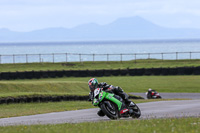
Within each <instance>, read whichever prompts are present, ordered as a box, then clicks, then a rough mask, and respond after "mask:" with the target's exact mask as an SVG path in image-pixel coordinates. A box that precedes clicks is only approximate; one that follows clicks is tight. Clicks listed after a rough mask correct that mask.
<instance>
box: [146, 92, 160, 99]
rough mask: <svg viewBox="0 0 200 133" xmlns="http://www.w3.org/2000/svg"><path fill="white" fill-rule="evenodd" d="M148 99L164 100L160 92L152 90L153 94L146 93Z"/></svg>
mask: <svg viewBox="0 0 200 133" xmlns="http://www.w3.org/2000/svg"><path fill="white" fill-rule="evenodd" d="M146 95H147V99H158V98H162V97H161V96H160V94H159V93H158V92H156V91H155V90H151V92H146Z"/></svg>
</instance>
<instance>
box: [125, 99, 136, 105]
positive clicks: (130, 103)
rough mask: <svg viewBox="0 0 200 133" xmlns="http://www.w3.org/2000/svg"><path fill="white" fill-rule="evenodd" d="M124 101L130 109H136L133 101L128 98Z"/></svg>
mask: <svg viewBox="0 0 200 133" xmlns="http://www.w3.org/2000/svg"><path fill="white" fill-rule="evenodd" d="M124 101H125V103H126V104H127V105H128V106H129V107H134V106H135V104H134V103H133V102H132V101H131V100H129V99H128V98H127V99H124Z"/></svg>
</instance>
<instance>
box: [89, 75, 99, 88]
mask: <svg viewBox="0 0 200 133" xmlns="http://www.w3.org/2000/svg"><path fill="white" fill-rule="evenodd" d="M88 86H89V88H90V91H94V89H96V88H97V86H98V81H97V79H95V78H92V79H90V80H89V81H88Z"/></svg>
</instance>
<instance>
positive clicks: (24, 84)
mask: <svg viewBox="0 0 200 133" xmlns="http://www.w3.org/2000/svg"><path fill="white" fill-rule="evenodd" d="M90 78H91V77H83V78H75V77H69V78H53V79H51V78H48V79H32V80H9V81H0V97H8V96H12V97H17V96H23V95H88V93H89V88H88V85H87V81H88V80H89V79H90ZM97 79H98V81H99V82H107V83H108V84H112V85H114V86H120V87H122V88H123V90H124V91H125V92H127V93H129V92H142V93H145V92H146V91H147V89H148V88H152V89H155V90H157V91H158V92H171V93H173V92H174V93H175V92H187V93H200V84H199V81H200V76H195V75H190V76H115V77H114V76H112V77H98V78H97Z"/></svg>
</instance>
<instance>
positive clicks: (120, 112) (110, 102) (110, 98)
mask: <svg viewBox="0 0 200 133" xmlns="http://www.w3.org/2000/svg"><path fill="white" fill-rule="evenodd" d="M93 105H94V106H98V107H99V108H100V109H101V110H102V111H103V113H104V114H105V115H106V116H107V117H109V118H110V119H118V118H120V117H132V118H139V117H140V116H141V111H140V109H139V107H138V106H137V105H136V104H135V103H134V102H133V106H131V107H129V106H128V105H126V104H125V102H124V100H123V99H122V98H121V97H120V96H118V95H115V94H113V93H109V92H106V91H104V90H103V88H97V89H95V90H94V99H93Z"/></svg>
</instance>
